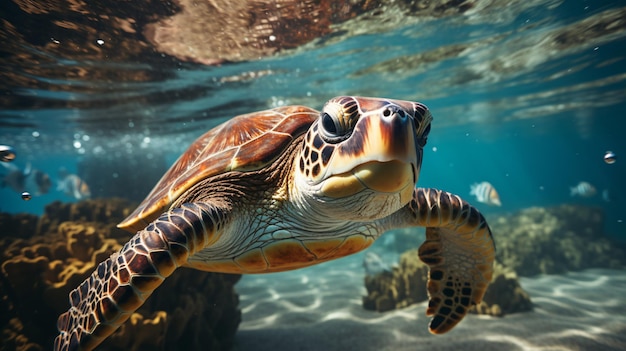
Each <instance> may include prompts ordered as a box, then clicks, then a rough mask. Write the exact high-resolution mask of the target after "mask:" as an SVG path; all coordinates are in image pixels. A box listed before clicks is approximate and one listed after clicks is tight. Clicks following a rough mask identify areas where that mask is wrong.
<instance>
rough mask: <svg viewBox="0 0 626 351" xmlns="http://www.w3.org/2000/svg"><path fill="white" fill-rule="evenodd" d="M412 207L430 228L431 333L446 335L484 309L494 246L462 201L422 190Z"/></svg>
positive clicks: (426, 250)
mask: <svg viewBox="0 0 626 351" xmlns="http://www.w3.org/2000/svg"><path fill="white" fill-rule="evenodd" d="M408 208H409V209H410V211H411V212H412V214H413V216H414V217H413V218H414V220H415V221H416V222H417V224H418V225H421V226H425V227H427V228H426V241H425V242H424V243H423V244H422V246H420V248H419V257H420V259H421V260H422V261H423V262H424V263H426V264H427V265H428V266H429V268H430V270H429V273H428V284H427V290H428V295H429V302H428V308H427V310H426V314H427V315H428V316H433V318H432V320H431V322H430V325H429V330H430V332H431V333H433V334H442V333H445V332H447V331H449V330H450V329H452V328H453V327H454V326H455V325H456V324H457V323H459V322H460V321H461V319H463V317H464V316H465V315H466V314H467V312H468V310H469V308H470V307H471V306H472V305H475V304H479V303H480V302H481V301H482V298H483V296H484V294H485V291H486V290H487V286H488V285H489V283H490V282H491V277H492V275H493V263H494V260H495V245H494V242H493V238H492V235H491V230H490V229H489V226H488V225H487V222H486V220H485V218H484V217H483V215H482V214H481V213H480V212H479V211H478V210H477V209H476V208H475V207H473V206H471V205H470V204H468V203H467V202H466V201H463V200H462V199H461V198H460V197H458V196H456V195H453V194H450V193H447V192H444V191H441V190H436V189H424V188H418V189H416V190H415V192H414V197H413V201H411V202H410V203H409V206H408Z"/></svg>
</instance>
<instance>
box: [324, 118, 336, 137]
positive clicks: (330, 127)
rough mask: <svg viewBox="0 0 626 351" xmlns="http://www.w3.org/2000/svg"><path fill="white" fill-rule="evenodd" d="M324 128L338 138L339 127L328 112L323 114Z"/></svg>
mask: <svg viewBox="0 0 626 351" xmlns="http://www.w3.org/2000/svg"><path fill="white" fill-rule="evenodd" d="M322 127H323V128H324V131H325V132H327V133H328V134H330V135H331V136H337V134H338V128H337V127H338V126H337V125H336V124H335V120H334V119H333V118H332V117H331V116H330V115H329V114H328V113H326V112H322Z"/></svg>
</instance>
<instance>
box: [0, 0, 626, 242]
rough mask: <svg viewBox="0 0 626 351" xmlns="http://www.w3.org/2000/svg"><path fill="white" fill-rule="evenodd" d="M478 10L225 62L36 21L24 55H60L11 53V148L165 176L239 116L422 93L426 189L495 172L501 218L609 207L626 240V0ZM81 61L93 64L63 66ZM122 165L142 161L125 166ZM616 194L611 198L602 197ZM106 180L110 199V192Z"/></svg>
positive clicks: (611, 221) (7, 100)
mask: <svg viewBox="0 0 626 351" xmlns="http://www.w3.org/2000/svg"><path fill="white" fill-rule="evenodd" d="M476 6H477V9H476V10H472V11H467V12H465V13H458V14H450V15H447V16H439V17H437V18H434V17H433V16H421V17H420V16H412V15H411V13H408V14H407V13H404V16H405V19H404V20H400V21H397V23H396V24H395V25H393V26H384V27H382V28H380V22H384V21H387V20H389V18H392V19H396V20H397V19H398V16H401V15H402V13H400V14H392V15H388V16H386V15H381V18H380V19H378V20H377V19H376V17H373V18H374V19H373V20H372V19H369V20H368V21H363V22H359V21H358V19H359V18H358V17H357V19H356V20H351V21H348V22H347V24H346V23H343V24H338V25H337V28H336V29H335V32H336V33H340V34H336V35H332V36H330V37H329V38H327V37H322V38H321V39H318V40H316V41H313V42H312V43H308V44H304V45H303V46H301V47H300V48H298V49H295V50H287V51H284V52H281V53H278V54H276V55H272V56H269V57H263V58H260V59H253V60H246V61H244V62H231V63H223V64H221V65H218V66H207V65H202V64H198V63H194V62H189V61H190V60H189V59H184V58H183V59H181V58H176V57H171V56H167V55H165V54H161V55H160V56H163V57H167V63H164V62H163V61H158V60H157V61H156V62H155V60H154V58H153V57H150V58H149V59H146V62H142V61H141V57H139V58H136V57H135V58H133V59H132V60H130V61H128V62H124V61H121V60H120V59H118V58H116V59H111V60H107V59H106V58H107V54H106V50H116V47H115V45H116V40H115V38H112V37H106V34H105V33H103V34H102V38H100V37H99V36H97V35H96V37H97V38H100V39H94V40H95V41H96V42H97V45H99V46H100V47H101V49H102V51H103V52H104V54H103V56H102V57H101V58H100V59H99V60H94V59H84V60H81V59H80V57H81V55H80V52H79V51H80V50H78V49H77V50H76V55H75V57H73V56H72V55H71V52H72V51H71V50H69V52H70V53H67V51H68V50H66V51H63V53H62V54H61V53H59V52H58V51H55V50H54V49H50V48H53V46H51V45H52V44H56V45H60V46H63V45H67V46H71V45H72V44H71V42H72V40H74V39H75V38H74V37H72V36H71V35H70V34H66V35H67V37H63V36H62V35H61V34H58V35H56V34H54V33H45V34H39V35H37V33H34V34H33V33H32V31H30V32H29V35H30V37H36V38H37V39H38V40H34V39H33V40H32V42H28V40H24V42H23V43H21V44H22V46H21V49H20V50H24V51H27V52H28V53H29V54H30V55H33V57H35V58H41V57H45V58H46V60H45V67H40V68H41V69H40V70H36V69H35V70H33V68H32V67H27V66H25V65H26V62H21V61H19V60H13V59H12V58H13V57H12V56H11V55H12V54H13V55H14V56H19V55H20V54H22V53H20V52H11V48H9V47H7V49H5V50H4V54H5V56H4V57H5V59H6V61H7V62H6V64H5V65H3V68H2V70H3V71H4V74H5V75H6V76H8V77H9V78H8V79H5V80H4V83H0V84H1V85H2V90H3V91H4V99H3V102H4V105H5V106H3V108H2V111H0V143H2V144H6V145H11V146H13V147H15V149H16V150H17V153H18V158H17V159H16V160H15V161H14V164H15V165H17V166H19V167H25V166H26V164H27V163H30V164H31V165H32V166H33V167H34V168H37V169H41V170H43V171H45V172H47V173H48V174H50V176H51V178H52V180H53V182H56V180H57V178H58V177H57V172H58V169H59V168H60V167H64V168H66V169H68V170H70V171H71V172H76V173H81V171H79V167H78V166H77V164H79V163H81V162H84V160H85V159H87V160H89V159H95V160H106V162H109V163H110V166H108V167H106V172H105V173H99V174H98V175H99V176H100V177H101V178H102V179H103V182H104V183H106V181H107V180H106V179H110V180H114V179H124V178H125V177H127V176H129V175H133V176H141V175H142V174H143V173H148V174H149V177H148V178H147V179H150V180H151V181H152V182H153V183H155V182H156V180H157V179H158V177H159V175H157V174H152V173H158V172H160V171H158V170H164V169H166V167H167V166H168V165H169V164H171V163H172V162H173V161H174V160H175V159H176V158H177V157H178V155H179V154H180V153H182V152H183V151H184V150H185V148H186V147H187V146H188V145H189V144H190V143H191V142H192V141H193V140H194V139H195V138H196V137H198V136H199V135H200V134H202V133H203V132H204V131H206V130H208V129H210V128H211V127H213V126H215V125H217V124H218V123H220V122H221V121H223V120H225V119H227V118H229V117H232V116H234V115H237V114H241V113H247V112H253V111H255V110H261V109H264V108H269V107H274V106H280V105H284V104H306V105H310V106H311V107H314V108H318V109H319V108H321V106H322V105H323V103H324V101H326V100H327V99H329V98H331V97H332V96H336V95H365V96H384V97H392V98H399V99H409V100H416V101H421V102H423V103H425V104H426V105H427V106H429V107H430V109H431V111H432V113H433V115H434V118H435V119H434V122H433V129H432V133H431V136H430V139H429V142H428V145H427V147H426V152H425V157H424V164H423V167H422V173H421V177H420V182H419V184H418V185H420V186H432V187H437V188H442V189H446V190H448V191H451V192H454V193H457V194H459V195H462V196H464V197H466V198H468V199H470V197H469V186H470V184H472V183H474V182H480V181H489V182H491V183H492V184H493V185H494V186H495V187H496V189H497V190H498V192H499V193H500V195H501V197H502V202H503V206H502V207H501V208H491V207H487V206H482V207H483V208H482V209H483V210H484V211H485V212H486V213H490V212H494V211H503V212H510V211H515V210H518V209H522V208H526V207H530V206H550V205H555V204H561V203H579V204H587V205H593V206H601V207H602V208H604V209H605V211H606V224H607V232H608V233H610V235H613V236H615V237H617V238H623V237H624V233H625V232H626V229H625V227H624V226H625V225H626V224H624V220H626V218H625V217H626V213H624V208H625V206H624V201H626V196H625V195H626V192H625V191H624V184H623V182H622V181H621V180H622V179H624V163H623V162H622V160H621V159H620V158H621V155H623V154H624V153H625V152H626V150H625V142H624V138H623V135H622V130H623V127H624V125H623V123H624V122H623V121H622V118H621V116H623V115H624V112H625V111H626V101H625V100H626V99H625V98H624V96H626V94H625V92H626V69H625V68H624V67H626V65H625V64H624V59H625V58H626V54H625V51H624V49H623V48H624V47H625V45H626V35H625V30H624V26H621V25H620V24H623V21H624V13H625V12H624V11H625V8H623V7H621V6H622V4H621V3H620V2H618V1H603V2H587V1H564V2H560V1H531V2H515V1H513V2H509V3H502V4H499V6H500V7H496V8H490V7H489V6H486V7H485V8H481V7H480V2H479V3H477V5H476ZM9 10H10V11H18V10H17V9H15V8H9ZM388 10H389V9H388ZM389 11H391V10H389ZM8 13H9V14H10V13H11V12H8ZM79 24H80V23H79ZM368 25H369V26H371V29H368ZM17 27H18V31H19V29H20V27H19V24H18V25H17ZM22 29H23V30H24V31H25V32H26V31H27V30H26V29H27V28H26V27H24V28H22ZM346 33H347V34H346ZM96 37H94V38H96ZM25 38H26V39H28V38H27V37H25ZM41 40H44V41H47V43H41V42H40V41H41ZM51 43H52V44H51ZM90 45H92V46H94V45H96V44H94V43H93V42H92V43H90ZM46 50H49V51H48V52H47V51H46ZM35 63H36V64H38V65H43V60H41V61H40V62H35ZM75 70H82V71H84V72H85V74H83V75H82V76H81V75H78V76H77V75H75V74H69V73H67V74H65V75H64V73H63V72H71V71H75ZM111 71H114V72H115V73H111ZM33 72H34V73H33ZM125 75H128V77H130V78H128V77H125ZM150 75H152V77H153V78H152V79H150V78H148V79H146V78H145V76H150ZM64 76H65V78H64ZM133 76H139V77H141V78H137V79H135V80H133V78H132V77H133ZM20 77H21V78H23V79H18V78H20ZM90 77H94V78H90ZM95 77H97V78H95ZM19 83H23V84H22V85H20V84H19ZM607 150H611V151H613V152H615V153H616V154H617V157H618V160H617V162H616V163H615V164H611V165H608V164H605V163H604V162H603V155H604V153H605V152H606V151H607ZM152 156H156V157H155V159H156V160H155V161H154V163H155V164H158V163H159V162H160V163H162V164H163V165H162V166H161V165H159V167H157V169H158V170H157V171H153V170H149V169H146V168H145V167H144V166H142V165H137V166H135V167H133V166H128V164H127V163H128V162H129V160H131V163H132V159H134V158H138V159H142V160H147V162H150V159H152ZM116 159H118V160H119V162H118V165H119V164H121V163H126V164H127V165H126V166H127V167H120V168H118V169H116V167H117V166H116ZM98 162H99V161H98ZM5 173H6V172H5ZM79 175H80V174H79ZM580 181H587V182H589V183H591V184H593V185H594V186H595V187H596V188H597V195H596V196H594V197H591V198H572V197H570V195H569V192H570V191H569V189H570V187H572V186H574V185H576V184H577V183H578V182H580ZM55 186H56V185H54V184H53V187H52V188H51V191H50V192H49V193H48V194H44V195H42V196H35V197H34V198H33V199H32V200H30V201H28V202H25V201H23V200H22V199H21V197H20V194H18V193H15V192H14V191H11V190H10V189H9V188H8V187H4V188H2V189H0V198H1V199H2V202H1V204H0V209H1V210H2V211H7V212H12V213H16V212H30V213H35V214H41V213H42V212H43V209H44V206H45V205H46V204H47V203H50V202H52V201H54V200H60V201H73V199H72V198H70V197H67V196H65V195H64V194H62V193H61V192H57V191H56V190H55ZM146 186H147V185H146ZM147 187H148V190H149V186H147ZM605 189H606V191H607V192H608V194H609V195H610V196H609V199H610V201H606V200H607V199H604V200H603V199H602V196H601V193H602V191H604V190H605ZM94 190H96V191H95V194H96V196H106V195H107V191H110V189H105V188H102V189H94ZM98 190H100V191H98ZM144 191H145V192H146V193H147V190H144ZM114 195H115V194H114ZM135 200H136V201H138V200H140V199H139V198H136V199H135Z"/></svg>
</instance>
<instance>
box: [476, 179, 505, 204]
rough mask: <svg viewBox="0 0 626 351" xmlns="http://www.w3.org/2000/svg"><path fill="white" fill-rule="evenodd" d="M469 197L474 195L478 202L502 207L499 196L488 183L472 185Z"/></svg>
mask: <svg viewBox="0 0 626 351" xmlns="http://www.w3.org/2000/svg"><path fill="white" fill-rule="evenodd" d="M470 195H474V196H475V197H476V200H477V201H478V202H482V203H484V204H487V205H490V206H502V203H501V202H500V195H498V192H497V191H496V188H494V187H493V185H491V183H489V182H481V183H474V184H472V185H471V186H470Z"/></svg>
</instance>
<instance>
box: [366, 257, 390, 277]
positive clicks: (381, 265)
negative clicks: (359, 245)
mask: <svg viewBox="0 0 626 351" xmlns="http://www.w3.org/2000/svg"><path fill="white" fill-rule="evenodd" d="M363 268H365V274H366V275H368V276H374V275H378V274H380V273H382V272H391V269H390V268H389V266H388V265H387V264H386V263H385V262H383V259H382V258H380V256H378V255H377V254H375V253H373V252H367V253H366V254H365V257H364V258H363Z"/></svg>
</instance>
